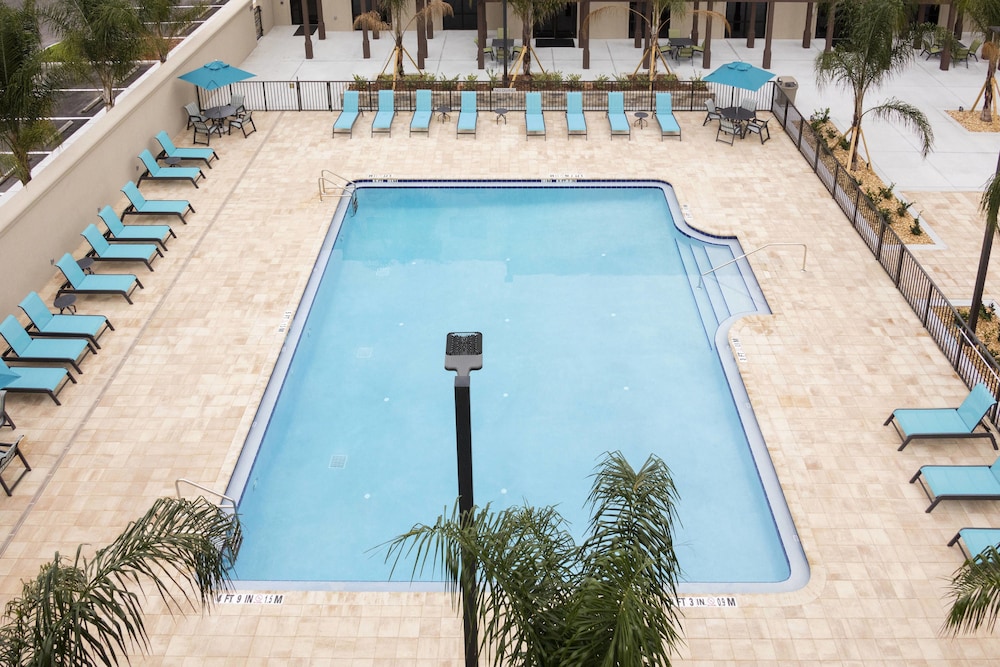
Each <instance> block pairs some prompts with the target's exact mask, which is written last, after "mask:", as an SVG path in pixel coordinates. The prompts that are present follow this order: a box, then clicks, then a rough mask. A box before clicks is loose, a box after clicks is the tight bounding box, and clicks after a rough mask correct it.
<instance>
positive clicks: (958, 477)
mask: <svg viewBox="0 0 1000 667" xmlns="http://www.w3.org/2000/svg"><path fill="white" fill-rule="evenodd" d="M918 479H919V480H920V486H921V487H923V489H924V493H926V494H927V498H928V499H929V500H930V501H931V504H930V505H929V506H928V507H927V509H926V510H924V511H925V512H930V511H931V510H933V509H934V508H935V507H937V504H938V503H939V502H941V501H942V500H1000V459H997V460H996V461H994V463H993V465H991V466H921V467H920V470H918V471H917V474H915V475H914V476H913V477H911V478H910V484H913V483H914V482H916V481H917V480H918Z"/></svg>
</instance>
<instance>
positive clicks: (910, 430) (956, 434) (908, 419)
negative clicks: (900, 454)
mask: <svg viewBox="0 0 1000 667" xmlns="http://www.w3.org/2000/svg"><path fill="white" fill-rule="evenodd" d="M996 402H997V399H996V398H994V397H993V394H991V393H990V390H989V389H987V388H986V385H985V384H982V383H979V384H977V385H976V386H975V387H973V388H972V391H971V392H969V395H968V396H967V397H966V398H965V400H964V401H962V404H961V405H960V406H958V407H957V408H931V409H926V410H920V409H908V408H899V409H898V410H893V412H892V414H891V415H889V418H888V419H886V420H885V423H884V424H883V426H888V425H889V423H890V422H893V426H895V428H896V432H897V433H899V437H901V438H902V439H903V443H902V444H901V445H900V446H899V450H898V451H902V450H903V448H904V447H906V445H908V444H910V440H915V439H918V438H919V439H928V440H930V439H934V438H946V439H951V438H989V439H990V442H992V443H993V449H996V448H997V441H996V438H995V437H993V434H992V433H991V432H990V431H989V430H988V429H985V426H984V429H985V432H982V433H976V432H975V431H976V427H977V426H979V424H980V422H982V420H983V417H985V416H986V413H987V411H989V409H990V408H992V407H993V406H994V405H995V404H996Z"/></svg>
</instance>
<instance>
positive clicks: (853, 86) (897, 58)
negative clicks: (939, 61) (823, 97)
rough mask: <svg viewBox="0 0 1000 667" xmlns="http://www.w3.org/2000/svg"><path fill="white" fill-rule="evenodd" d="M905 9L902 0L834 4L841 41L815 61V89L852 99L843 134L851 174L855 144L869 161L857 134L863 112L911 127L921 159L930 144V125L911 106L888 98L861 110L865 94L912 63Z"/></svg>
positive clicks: (855, 161) (843, 0) (850, 0)
mask: <svg viewBox="0 0 1000 667" xmlns="http://www.w3.org/2000/svg"><path fill="white" fill-rule="evenodd" d="M909 5H910V3H909V2H907V0H840V2H838V3H837V9H838V16H839V17H840V18H841V22H842V24H843V25H844V28H845V30H846V32H847V37H846V38H845V39H844V40H843V41H842V42H841V43H840V44H838V45H837V46H836V48H834V49H833V50H832V51H827V52H823V53H821V54H820V55H819V56H817V58H816V81H817V83H818V84H819V85H820V86H821V87H822V86H824V85H826V84H829V83H833V84H835V85H837V86H838V87H840V88H843V89H845V90H847V91H850V92H851V93H853V95H854V111H853V114H852V116H851V127H850V128H849V129H848V130H847V133H846V134H845V135H844V138H845V139H848V140H849V141H850V145H849V148H848V162H847V164H848V169H850V170H851V171H854V170H856V169H857V166H858V149H859V144H865V157H866V160H867V161H869V162H870V160H871V156H870V155H869V154H868V147H867V144H866V143H865V139H864V133H863V132H862V130H861V121H862V119H863V118H864V116H866V115H868V114H871V115H872V116H873V117H875V118H881V119H885V120H894V121H897V122H898V123H900V124H901V125H903V126H904V127H907V128H909V129H912V130H913V131H914V132H915V133H916V134H917V136H918V138H919V139H920V142H921V154H922V155H923V156H924V157H926V156H927V154H928V153H929V152H930V150H931V146H932V145H933V143H934V133H933V131H932V130H931V126H930V122H929V121H928V120H927V117H926V116H925V115H924V114H923V112H922V111H920V109H918V108H917V107H915V106H913V105H912V104H908V103H907V102H903V101H901V100H897V99H895V98H893V99H890V100H888V101H887V102H883V103H882V104H879V105H878V106H875V107H872V108H870V109H865V95H866V94H867V93H868V91H869V90H871V89H872V88H874V87H877V86H879V85H881V84H883V83H884V82H885V81H887V80H888V79H889V78H890V77H892V76H893V75H894V74H896V73H897V72H899V71H900V70H902V69H903V67H905V66H906V65H907V64H909V62H910V61H911V60H912V59H913V56H914V50H913V47H912V46H911V44H910V42H909V41H908V40H909V37H908V35H907V34H906V32H907V19H908V16H909V14H908V11H909Z"/></svg>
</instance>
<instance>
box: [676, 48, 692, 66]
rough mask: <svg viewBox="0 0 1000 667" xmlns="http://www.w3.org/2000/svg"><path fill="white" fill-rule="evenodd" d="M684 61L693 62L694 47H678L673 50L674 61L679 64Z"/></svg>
mask: <svg viewBox="0 0 1000 667" xmlns="http://www.w3.org/2000/svg"><path fill="white" fill-rule="evenodd" d="M684 59H687V60H690V61H691V62H694V47H693V46H679V47H677V48H676V49H674V60H676V61H677V62H680V61H682V60H684Z"/></svg>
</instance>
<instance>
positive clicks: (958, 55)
mask: <svg viewBox="0 0 1000 667" xmlns="http://www.w3.org/2000/svg"><path fill="white" fill-rule="evenodd" d="M982 45H983V40H981V39H977V40H975V41H974V42H972V45H971V46H970V47H969V48H967V49H963V48H957V49H955V53H954V55H953V56H952V61H953V62H955V63H965V67H966V68H968V67H969V58H975V59H976V62H979V56H978V55H976V52H977V51H979V47H980V46H982Z"/></svg>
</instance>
